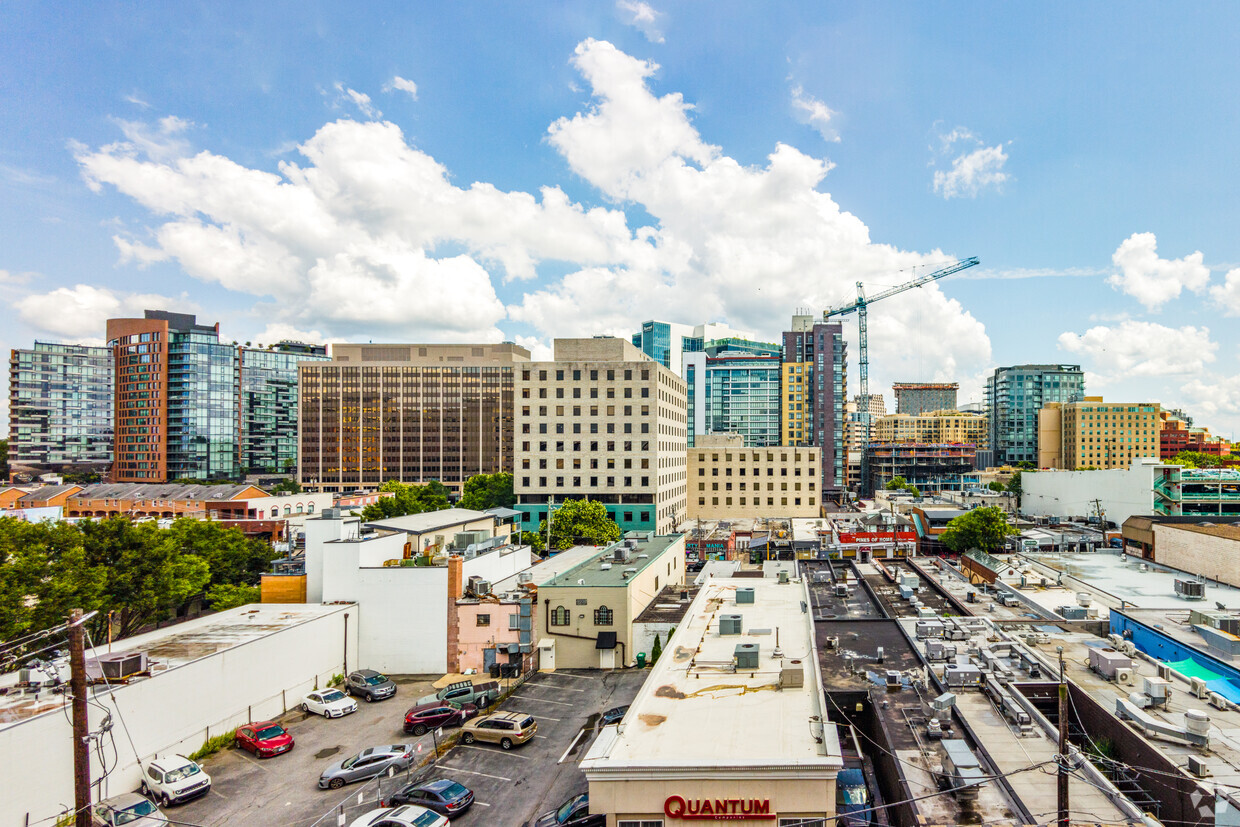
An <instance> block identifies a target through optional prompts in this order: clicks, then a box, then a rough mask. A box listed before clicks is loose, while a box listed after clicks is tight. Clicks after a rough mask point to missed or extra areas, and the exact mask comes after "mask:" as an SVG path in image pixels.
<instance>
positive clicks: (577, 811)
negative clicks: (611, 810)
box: [527, 793, 607, 827]
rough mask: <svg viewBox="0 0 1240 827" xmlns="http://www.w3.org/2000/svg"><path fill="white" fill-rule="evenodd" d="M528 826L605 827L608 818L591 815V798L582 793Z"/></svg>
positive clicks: (600, 814) (598, 814) (596, 814)
mask: <svg viewBox="0 0 1240 827" xmlns="http://www.w3.org/2000/svg"><path fill="white" fill-rule="evenodd" d="M527 824H529V825H530V827H604V825H606V824H607V816H605V815H603V814H602V813H595V814H593V815H591V814H590V797H589V796H588V795H587V794H586V793H581V794H580V795H575V796H573V797H572V798H570V799H569V800H568V801H565V802H564V803H563V804H561V805H560V806H559V807H556V808H555V809H554V810H549V811H547V812H545V813H543V814H542V815H540V816H539V817H538V818H536V819H534V821H533V822H527Z"/></svg>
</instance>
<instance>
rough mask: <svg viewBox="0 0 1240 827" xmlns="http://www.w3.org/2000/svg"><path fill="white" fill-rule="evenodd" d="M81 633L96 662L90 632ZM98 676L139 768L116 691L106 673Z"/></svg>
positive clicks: (96, 656)
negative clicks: (100, 676)
mask: <svg viewBox="0 0 1240 827" xmlns="http://www.w3.org/2000/svg"><path fill="white" fill-rule="evenodd" d="M82 631H83V632H85V633H86V642H87V644H88V645H89V646H90V651H91V654H92V655H94V657H95V659H96V661H97V660H98V658H99V655H98V654H96V653H95V642H94V641H93V640H91V637H90V631H89V630H88V629H83V630H82ZM100 674H101V675H103V684H104V686H106V687H107V688H108V697H109V698H110V699H111V700H112V706H114V707H116V714H117V716H118V717H119V718H120V721H121V729H123V730H125V738H126V739H127V740H128V741H129V748H130V749H132V750H133V760H134V761H135V762H137V764H138V766H139V767H141V766H142V757H141V756H139V755H138V747H137V746H136V745H135V744H134V742H133V736H132V735H130V734H129V725H128V724H127V723H125V713H124V712H123V711H122V710H121V705H120V703H119V702H118V701H117V700H116V690H115V689H113V688H112V683H111V681H109V680H108V676H107V673H105V672H104V671H103V670H102V669H101V670H100Z"/></svg>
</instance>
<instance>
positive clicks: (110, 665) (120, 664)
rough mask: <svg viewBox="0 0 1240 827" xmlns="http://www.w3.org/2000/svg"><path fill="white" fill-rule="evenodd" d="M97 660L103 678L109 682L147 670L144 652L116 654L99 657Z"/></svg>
mask: <svg viewBox="0 0 1240 827" xmlns="http://www.w3.org/2000/svg"><path fill="white" fill-rule="evenodd" d="M98 660H99V668H100V669H101V670H102V671H103V676H104V677H105V678H109V679H111V680H124V679H125V678H128V677H129V676H131V675H137V674H139V673H141V672H145V671H146V669H147V662H146V652H118V653H116V654H114V655H100V656H99V659H98Z"/></svg>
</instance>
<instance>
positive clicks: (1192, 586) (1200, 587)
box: [1175, 577, 1206, 600]
mask: <svg viewBox="0 0 1240 827" xmlns="http://www.w3.org/2000/svg"><path fill="white" fill-rule="evenodd" d="M1175 593H1176V596H1177V597H1181V598H1183V599H1184V600H1204V599H1205V596H1206V584H1205V583H1202V582H1201V581H1200V580H1181V579H1179V578H1178V577H1177V578H1176V580H1175Z"/></svg>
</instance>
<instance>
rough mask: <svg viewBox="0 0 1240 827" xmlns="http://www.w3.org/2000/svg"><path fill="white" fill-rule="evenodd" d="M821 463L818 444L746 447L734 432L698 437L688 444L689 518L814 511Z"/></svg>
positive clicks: (819, 499)
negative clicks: (810, 445)
mask: <svg viewBox="0 0 1240 827" xmlns="http://www.w3.org/2000/svg"><path fill="white" fill-rule="evenodd" d="M821 464H822V449H821V448H816V447H809V446H804V445H802V446H795V447H769V448H746V447H745V441H744V439H743V438H741V437H740V436H737V435H735V434H718V435H710V436H705V437H698V439H697V445H696V446H694V447H693V448H690V449H689V462H688V470H689V519H691V520H719V519H731V518H743V517H817V516H818V515H819V508H820V506H821V504H822V492H821V491H819V490H818V482H819V480H820V479H821Z"/></svg>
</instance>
